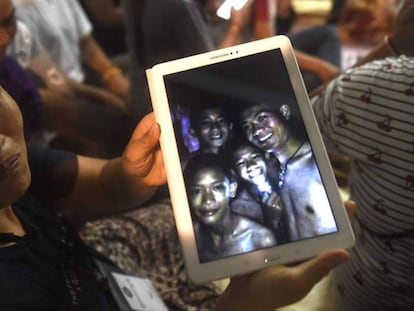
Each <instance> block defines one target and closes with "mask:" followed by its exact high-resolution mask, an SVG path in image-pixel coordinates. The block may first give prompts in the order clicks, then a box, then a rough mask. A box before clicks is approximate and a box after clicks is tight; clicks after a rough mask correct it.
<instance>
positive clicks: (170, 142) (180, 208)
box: [147, 36, 354, 283]
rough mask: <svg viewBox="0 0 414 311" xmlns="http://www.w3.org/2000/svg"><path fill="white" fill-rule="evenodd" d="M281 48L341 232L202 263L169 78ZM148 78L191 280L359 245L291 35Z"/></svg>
mask: <svg viewBox="0 0 414 311" xmlns="http://www.w3.org/2000/svg"><path fill="white" fill-rule="evenodd" d="M273 49H280V51H281V55H282V56H283V60H284V62H285V64H286V69H287V72H288V74H289V77H290V83H291V85H292V88H293V90H294V93H295V97H296V101H297V104H298V107H299V111H300V113H301V116H302V118H303V123H304V125H305V128H306V132H307V134H308V137H309V142H310V144H311V146H312V151H313V154H314V157H315V160H316V162H317V164H318V167H319V171H320V175H321V178H322V180H323V184H324V186H325V188H326V192H327V195H328V198H329V201H330V202H331V207H332V211H333V215H334V219H335V220H336V224H337V227H338V231H337V232H335V233H331V234H327V235H322V236H316V237H314V238H310V239H306V240H300V241H295V242H294V243H286V244H282V245H276V246H275V247H272V248H267V249H260V250H255V251H253V252H250V253H246V254H241V255H234V256H231V257H226V258H222V259H219V260H215V261H210V262H205V263H200V261H199V257H198V250H197V245H196V240H195V234H194V228H193V221H192V217H191V213H190V207H189V204H188V199H187V193H186V189H185V183H184V178H183V174H182V168H181V161H180V156H179V151H178V148H177V143H176V141H177V140H176V137H175V134H174V127H173V122H172V120H171V117H170V116H171V114H170V106H169V103H168V98H167V92H166V88H165V83H164V76H165V75H169V74H172V73H177V72H182V71H186V70H190V69H194V68H200V67H203V66H207V65H211V64H216V63H219V62H223V61H228V60H232V59H237V58H240V57H246V56H249V55H253V54H256V53H260V52H264V51H269V50H273ZM147 79H148V85H149V90H150V94H151V100H152V104H153V109H154V113H155V118H156V120H157V122H158V123H159V124H160V126H161V138H160V145H161V149H162V151H163V158H164V162H165V167H166V173H167V179H168V186H169V189H170V196H171V201H172V205H173V210H174V217H175V221H176V226H177V231H178V235H179V239H180V243H181V246H182V249H183V254H184V259H185V262H186V268H187V271H188V273H189V276H190V278H191V279H192V280H193V281H194V282H197V283H202V282H206V281H210V280H216V279H221V278H225V277H229V276H233V275H238V274H243V273H247V272H250V271H254V270H257V269H260V268H264V267H267V266H271V265H275V264H285V263H290V262H295V261H299V260H303V259H306V258H309V257H312V256H315V255H317V254H318V253H320V252H321V251H323V250H326V249H329V248H338V247H340V248H349V247H351V246H352V245H353V243H354V236H353V232H352V229H351V226H350V223H349V219H348V217H347V215H346V211H345V209H344V206H343V204H342V200H341V196H340V194H339V190H338V187H337V184H336V181H335V178H334V174H333V171H332V168H331V166H330V163H329V158H328V155H327V152H326V149H325V146H324V144H323V142H322V138H321V134H320V132H319V128H318V125H317V123H316V120H315V117H314V114H313V111H312V108H311V105H310V101H309V98H308V95H307V92H306V89H305V86H304V83H303V79H302V76H301V74H300V71H299V68H298V65H297V62H296V58H295V56H294V52H293V49H292V46H291V43H290V41H289V39H288V38H287V37H286V36H275V37H272V38H267V39H263V40H258V41H253V42H249V43H245V44H241V45H237V46H233V47H230V48H225V49H221V50H216V51H212V52H207V53H203V54H198V55H194V56H190V57H186V58H182V59H178V60H173V61H169V62H166V63H162V64H157V65H155V66H154V67H152V68H151V69H148V70H147Z"/></svg>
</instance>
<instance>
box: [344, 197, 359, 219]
mask: <svg viewBox="0 0 414 311" xmlns="http://www.w3.org/2000/svg"><path fill="white" fill-rule="evenodd" d="M344 205H345V209H346V212H347V213H348V217H352V216H354V214H355V210H356V208H357V206H356V203H355V201H352V200H347V201H345V203H344Z"/></svg>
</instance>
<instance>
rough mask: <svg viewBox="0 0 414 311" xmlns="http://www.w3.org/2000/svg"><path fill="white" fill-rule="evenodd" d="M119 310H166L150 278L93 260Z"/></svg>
mask: <svg viewBox="0 0 414 311" xmlns="http://www.w3.org/2000/svg"><path fill="white" fill-rule="evenodd" d="M95 262H96V263H97V265H98V267H99V269H100V271H101V273H102V274H103V275H104V276H105V277H106V279H107V281H108V285H109V289H110V290H111V293H112V296H113V297H114V299H115V301H116V302H117V304H118V307H119V309H120V310H121V311H168V309H167V307H166V306H165V304H164V302H163V301H162V299H161V298H160V296H159V295H158V293H157V291H156V290H155V288H154V286H153V285H152V282H151V280H149V279H148V278H146V277H144V276H140V275H132V274H127V273H124V272H123V271H122V270H120V269H118V268H117V267H114V266H111V265H108V264H106V263H104V262H102V261H100V260H95Z"/></svg>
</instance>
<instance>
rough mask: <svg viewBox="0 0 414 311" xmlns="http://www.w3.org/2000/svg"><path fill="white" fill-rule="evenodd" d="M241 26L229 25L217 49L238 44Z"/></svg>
mask: <svg viewBox="0 0 414 311" xmlns="http://www.w3.org/2000/svg"><path fill="white" fill-rule="evenodd" d="M241 31H242V29H241V26H239V25H230V26H229V27H228V28H227V31H226V32H225V34H224V36H223V38H222V40H221V42H220V44H219V46H218V48H220V49H221V48H226V47H230V46H233V45H236V44H239V43H240V36H241Z"/></svg>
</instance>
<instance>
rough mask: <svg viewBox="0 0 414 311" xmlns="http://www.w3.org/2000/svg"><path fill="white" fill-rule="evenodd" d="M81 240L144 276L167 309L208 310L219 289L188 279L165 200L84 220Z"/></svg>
mask: <svg viewBox="0 0 414 311" xmlns="http://www.w3.org/2000/svg"><path fill="white" fill-rule="evenodd" d="M81 235H82V238H83V239H84V241H85V242H86V243H87V244H89V245H91V246H92V247H94V248H95V249H96V250H97V251H99V252H100V253H102V254H104V255H105V256H107V257H108V258H110V259H111V260H112V261H114V262H115V263H116V264H117V265H118V266H119V267H121V268H122V269H124V270H126V271H129V272H131V273H134V272H135V273H143V274H145V275H146V276H148V277H149V278H150V279H151V280H152V282H153V285H154V286H155V288H156V289H157V290H158V293H159V294H160V296H161V297H162V298H163V300H164V302H165V303H166V305H167V306H168V308H169V309H170V310H189V311H190V310H194V311H195V310H197V311H202V310H206V311H207V310H212V309H213V306H214V304H215V301H216V299H217V297H218V296H219V294H220V291H219V289H218V288H217V287H215V286H214V285H213V284H205V285H196V284H193V283H191V281H189V280H188V278H187V274H186V270H185V266H184V261H183V257H182V253H181V248H180V246H179V242H178V237H177V233H176V228H175V223H174V216H173V213H172V209H171V206H170V204H169V203H160V204H153V205H150V206H148V207H145V208H141V209H138V210H135V211H132V212H130V213H127V214H122V215H119V216H115V217H111V218H107V219H104V220H99V221H95V222H91V223H88V224H87V226H86V227H85V229H84V230H83V232H82V233H81Z"/></svg>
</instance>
